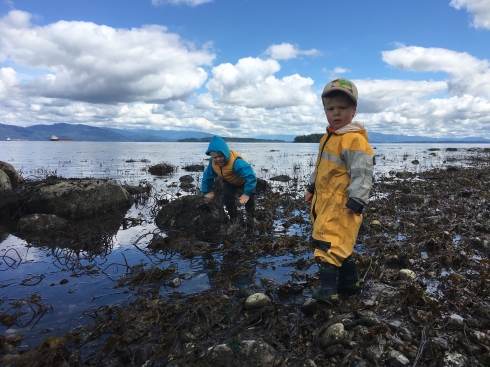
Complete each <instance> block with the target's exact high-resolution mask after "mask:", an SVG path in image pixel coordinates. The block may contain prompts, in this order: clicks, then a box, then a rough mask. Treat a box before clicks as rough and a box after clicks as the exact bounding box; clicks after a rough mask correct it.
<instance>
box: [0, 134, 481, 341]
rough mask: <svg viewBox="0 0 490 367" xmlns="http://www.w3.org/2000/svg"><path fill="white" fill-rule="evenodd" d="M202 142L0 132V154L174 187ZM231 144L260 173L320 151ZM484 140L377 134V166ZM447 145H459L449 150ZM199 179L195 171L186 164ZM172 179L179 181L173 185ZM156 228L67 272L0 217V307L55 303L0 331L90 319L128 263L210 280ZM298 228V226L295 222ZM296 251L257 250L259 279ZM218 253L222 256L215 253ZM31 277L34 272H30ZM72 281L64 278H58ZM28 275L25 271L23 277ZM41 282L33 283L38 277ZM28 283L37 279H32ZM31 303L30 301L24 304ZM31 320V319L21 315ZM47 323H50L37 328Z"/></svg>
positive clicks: (124, 234)
mask: <svg viewBox="0 0 490 367" xmlns="http://www.w3.org/2000/svg"><path fill="white" fill-rule="evenodd" d="M207 145H208V144H207V143H95V142H15V141H10V142H0V160H1V161H5V162H8V163H10V164H12V165H13V166H14V167H15V168H16V169H17V170H18V171H19V172H20V173H21V174H22V175H23V176H24V177H25V178H36V177H45V176H46V175H52V174H56V175H58V176H63V177H66V178H82V177H94V178H101V177H108V178H113V179H116V180H118V181H119V182H121V183H124V182H126V183H129V184H136V185H137V184H138V183H139V182H142V181H145V182H150V183H152V184H153V185H154V186H155V187H156V188H161V189H164V190H166V191H168V190H174V191H179V188H178V183H179V178H180V177H181V176H182V175H185V174H189V172H187V171H185V170H184V169H183V167H184V166H187V165H191V164H206V163H207V160H208V158H207V156H206V155H205V154H204V152H205V150H206V148H207ZM229 146H230V148H232V149H234V150H236V151H238V152H240V153H241V154H242V155H243V156H244V157H245V158H246V159H247V160H248V161H249V162H250V163H251V164H252V165H253V167H254V169H255V171H256V172H257V175H258V177H261V178H263V179H269V178H271V177H272V176H275V175H280V174H287V175H290V176H292V177H293V176H295V177H298V178H299V179H300V180H301V179H303V180H306V178H307V177H308V176H309V174H310V173H311V171H312V169H313V165H314V162H315V160H316V154H317V149H318V144H292V143H230V144H229ZM482 147H488V146H482V145H480V144H373V148H375V152H376V160H377V165H376V173H375V175H376V176H378V177H379V176H381V175H390V174H394V172H396V171H401V170H408V171H415V172H417V171H423V170H427V169H430V168H433V167H441V166H444V165H464V164H466V162H467V159H469V158H471V157H474V156H475V154H478V153H477V151H475V150H474V148H482ZM447 148H455V149H456V150H454V149H452V150H450V151H448V150H447ZM161 162H168V163H171V164H173V165H174V166H176V167H177V171H176V172H175V174H173V175H171V176H165V177H155V176H152V175H150V174H149V173H148V172H147V168H148V167H149V166H151V165H154V164H157V163H161ZM190 174H192V175H193V176H194V177H195V179H196V180H197V182H198V183H199V180H200V175H201V173H190ZM175 184H177V185H175ZM141 210H142V209H141V208H138V207H133V208H131V209H130V211H129V212H128V214H127V217H137V216H138V215H139V213H140V212H141ZM153 229H155V226H154V224H153V223H145V224H144V225H141V226H136V227H132V228H129V229H126V230H123V229H122V228H121V229H120V230H119V232H118V233H117V235H116V236H115V237H114V246H113V249H112V251H111V252H110V253H109V254H105V255H103V256H99V257H96V258H93V257H91V258H90V259H87V260H84V259H83V258H81V259H80V263H81V264H82V265H86V266H87V265H95V268H96V269H100V270H103V271H100V272H98V273H94V274H84V275H81V276H78V277H70V275H71V272H70V271H69V264H67V263H66V262H64V261H63V259H64V258H63V253H62V251H61V252H58V253H53V251H52V250H49V249H44V248H39V247H36V246H32V244H29V243H26V242H25V241H23V240H22V239H20V238H18V237H16V236H14V235H12V234H10V233H7V232H5V230H4V229H2V227H0V314H1V313H3V312H5V311H7V310H8V309H9V308H10V307H11V305H12V303H14V302H16V301H18V300H20V299H26V298H29V297H31V296H32V295H35V296H39V297H41V299H40V301H39V302H40V303H42V304H45V305H47V306H52V311H51V312H49V313H48V314H46V315H44V317H42V318H41V319H39V320H36V319H35V320H33V321H32V322H30V323H29V324H28V325H24V327H21V326H15V325H14V326H12V327H11V328H9V329H7V328H6V327H5V326H0V333H2V334H4V335H13V334H17V333H23V334H24V335H25V336H26V339H25V340H24V342H23V345H24V347H25V348H27V347H29V346H34V345H36V344H38V343H39V342H40V341H41V340H43V339H44V338H45V337H46V336H49V335H57V336H61V335H63V334H64V333H65V332H67V331H69V330H70V329H72V328H73V327H75V326H77V325H80V324H82V323H85V322H88V321H90V319H89V318H87V317H84V313H85V312H89V311H91V310H94V309H96V308H98V307H100V306H102V305H108V304H109V305H110V304H116V303H123V302H125V301H128V300H130V299H131V294H128V293H125V292H124V289H121V288H118V289H115V288H114V285H115V284H116V282H117V279H118V278H119V276H121V275H123V274H124V273H125V272H126V267H125V266H122V265H121V264H125V263H126V262H127V263H128V264H129V265H136V264H140V265H143V266H147V267H148V266H150V265H151V264H152V263H159V264H160V266H164V267H167V266H170V265H174V266H176V267H177V274H176V275H181V278H182V285H181V286H180V287H178V288H177V289H176V290H175V289H173V288H169V287H162V289H161V290H160V292H161V294H165V293H171V292H174V291H178V292H183V293H195V292H199V291H202V290H204V289H207V288H209V287H211V286H212V284H211V280H210V279H209V278H208V276H207V272H206V271H205V269H204V268H203V261H202V259H191V260H182V259H180V258H179V257H178V256H175V257H173V258H172V257H171V258H164V257H163V256H160V257H159V255H158V254H156V255H152V254H149V253H148V252H145V251H142V250H141V248H140V247H139V246H135V245H134V243H135V241H136V240H137V239H138V238H139V237H140V236H141V235H142V234H144V233H148V232H150V231H152V230H153ZM297 230H301V229H297ZM293 259H294V257H292V256H284V257H281V258H266V259H258V261H259V263H260V262H263V263H266V262H271V261H272V262H274V263H275V264H276V265H277V266H276V267H274V268H272V267H270V266H263V267H261V266H257V269H256V273H255V277H256V279H260V278H268V279H271V278H273V279H275V280H276V281H277V282H278V283H282V282H285V281H286V280H289V279H291V277H290V276H289V275H288V274H290V273H291V272H292V271H293V270H294V269H293V268H291V267H289V266H281V264H285V263H287V262H289V261H291V260H293ZM218 260H219V259H218ZM29 279H30V280H29ZM62 279H67V280H68V283H66V284H64V285H61V284H60V281H61V280H62ZM26 280H29V281H27V282H26ZM38 280H39V282H38V283H37V281H38ZM34 283H37V284H35V285H34ZM26 310H27V311H28V309H27V308H26ZM25 321H26V322H27V319H25ZM43 332H47V333H43Z"/></svg>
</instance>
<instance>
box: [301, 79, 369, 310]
mask: <svg viewBox="0 0 490 367" xmlns="http://www.w3.org/2000/svg"><path fill="white" fill-rule="evenodd" d="M357 98H358V93H357V87H356V86H355V85H354V83H352V82H351V81H349V80H347V79H335V80H333V81H331V82H329V83H328V84H327V85H326V86H325V88H324V89H323V93H322V102H323V106H324V110H325V114H326V117H327V120H328V123H329V126H328V127H327V132H326V134H325V135H324V136H323V137H322V139H321V140H320V149H319V152H318V158H317V161H316V165H315V170H314V172H313V173H312V175H311V177H310V185H309V186H308V190H307V192H306V194H305V199H306V201H308V202H310V203H311V212H310V218H311V220H312V222H313V232H312V235H311V239H312V245H313V247H314V249H315V252H314V257H315V260H316V261H317V263H318V267H319V269H320V280H321V287H320V290H319V291H318V292H317V293H315V294H313V298H314V299H317V300H321V301H328V302H333V303H336V302H338V293H343V292H346V293H347V292H357V291H358V290H359V279H358V276H357V272H356V263H355V260H354V259H353V258H352V256H351V255H352V251H353V249H354V244H355V241H356V238H357V233H358V231H359V227H360V226H361V222H362V215H361V214H362V212H363V210H364V207H365V206H366V205H367V201H368V198H369V193H370V191H371V186H372V176H373V163H374V151H373V149H372V148H371V146H370V145H369V143H368V136H367V133H366V130H365V129H364V125H363V124H362V123H361V122H357V121H353V118H354V116H355V115H356V109H357ZM337 273H338V278H339V279H338V284H337Z"/></svg>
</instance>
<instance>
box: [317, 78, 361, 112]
mask: <svg viewBox="0 0 490 367" xmlns="http://www.w3.org/2000/svg"><path fill="white" fill-rule="evenodd" d="M336 90H339V91H341V92H344V93H345V94H347V95H348V96H349V97H350V98H352V99H353V100H354V102H355V103H356V106H357V97H358V94H357V87H356V85H355V84H354V83H352V82H351V81H350V80H348V79H344V78H339V79H335V80H332V81H331V82H328V83H327V85H326V86H325V88H323V93H322V99H323V97H325V96H327V95H328V94H329V93H331V92H333V91H336Z"/></svg>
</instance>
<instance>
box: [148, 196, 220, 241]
mask: <svg viewBox="0 0 490 367" xmlns="http://www.w3.org/2000/svg"><path fill="white" fill-rule="evenodd" d="M224 221H225V211H224V209H223V206H222V205H221V204H219V202H218V201H217V200H211V199H207V198H205V197H204V196H202V195H187V196H183V197H181V198H178V199H176V200H174V201H172V202H170V203H169V204H167V205H165V206H164V207H163V208H162V209H161V210H160V212H159V213H158V215H157V217H156V218H155V223H156V225H157V226H158V227H160V228H162V229H170V230H178V231H180V232H184V233H185V234H187V235H194V236H196V237H197V238H199V239H204V240H209V239H213V238H217V236H218V235H219V232H220V229H221V225H222V224H223V223H224Z"/></svg>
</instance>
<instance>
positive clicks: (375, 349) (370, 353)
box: [363, 345, 383, 366]
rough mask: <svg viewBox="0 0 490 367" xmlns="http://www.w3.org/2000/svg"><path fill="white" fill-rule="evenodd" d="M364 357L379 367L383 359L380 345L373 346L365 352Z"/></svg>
mask: <svg viewBox="0 0 490 367" xmlns="http://www.w3.org/2000/svg"><path fill="white" fill-rule="evenodd" d="M363 356H364V358H366V359H367V360H368V361H371V362H373V363H375V364H376V365H377V366H379V365H380V363H379V362H380V360H381V359H382V358H383V350H382V348H381V347H380V346H378V345H371V346H369V347H367V348H366V349H365V350H364V353H363Z"/></svg>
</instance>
